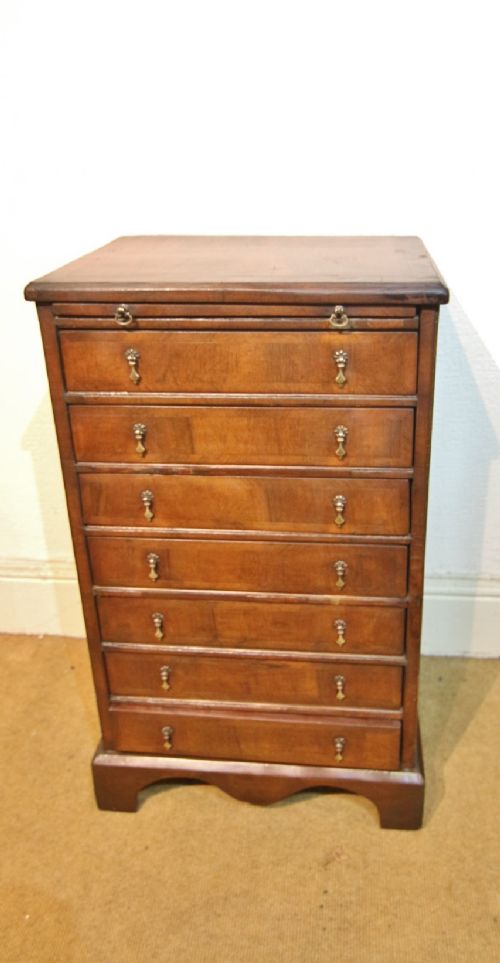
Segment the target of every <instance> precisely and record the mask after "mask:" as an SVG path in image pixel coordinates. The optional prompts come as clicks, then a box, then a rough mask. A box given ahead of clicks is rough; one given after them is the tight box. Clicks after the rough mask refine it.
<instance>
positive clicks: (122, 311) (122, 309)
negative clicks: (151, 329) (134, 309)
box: [115, 304, 134, 328]
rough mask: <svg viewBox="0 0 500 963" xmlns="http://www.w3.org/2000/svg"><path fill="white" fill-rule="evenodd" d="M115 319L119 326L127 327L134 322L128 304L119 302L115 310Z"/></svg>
mask: <svg viewBox="0 0 500 963" xmlns="http://www.w3.org/2000/svg"><path fill="white" fill-rule="evenodd" d="M115 321H116V323H117V324H118V325H119V326H120V328H129V327H130V325H131V324H133V323H134V317H133V315H132V313H131V311H130V309H129V306H128V304H119V305H118V307H117V309H116V311H115Z"/></svg>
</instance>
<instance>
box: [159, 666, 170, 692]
mask: <svg viewBox="0 0 500 963" xmlns="http://www.w3.org/2000/svg"><path fill="white" fill-rule="evenodd" d="M171 671H172V670H171V668H170V666H169V665H162V667H161V669H160V679H161V687H162V689H170V687H171V686H170V673H171Z"/></svg>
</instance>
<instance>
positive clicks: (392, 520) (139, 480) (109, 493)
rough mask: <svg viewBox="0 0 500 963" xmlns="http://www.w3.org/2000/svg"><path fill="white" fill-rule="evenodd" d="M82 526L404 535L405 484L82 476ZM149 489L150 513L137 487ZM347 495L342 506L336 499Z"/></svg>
mask: <svg viewBox="0 0 500 963" xmlns="http://www.w3.org/2000/svg"><path fill="white" fill-rule="evenodd" d="M80 486H81V495H82V508H83V517H84V521H85V522H86V524H87V525H93V526H94V525H98V526H112V525H113V526H123V527H124V528H127V529H130V528H131V527H132V528H144V527H146V528H149V529H154V530H156V529H165V530H169V529H174V530H176V529H186V530H190V529H194V530H196V529H207V530H210V529H213V530H216V529H217V530H219V531H221V532H223V531H224V530H226V531H234V532H237V531H255V532H266V533H270V532H290V533H297V532H304V533H306V534H311V533H314V532H316V533H330V534H337V535H338V534H342V535H394V536H396V535H406V534H407V533H408V531H409V522H410V515H409V482H408V481H406V480H402V479H385V478H382V479H373V478H372V479H353V478H345V479H342V480H340V479H335V478H293V479H292V478H276V477H275V478H269V477H262V478H260V477H254V476H251V475H246V476H229V477H228V476H226V477H220V476H219V477H217V476H206V475H205V476H204V475H198V476H195V475H181V476H179V475H153V474H141V475H137V474H126V475H118V476H117V475H116V474H113V473H107V474H82V475H80ZM144 491H146V492H147V491H149V492H151V495H152V508H151V509H150V513H152V515H153V517H152V518H149V517H146V515H145V507H144V501H143V498H142V493H143V492H144ZM339 496H340V497H341V498H344V499H345V507H344V509H343V511H342V513H340V518H342V519H343V521H340V522H336V518H338V517H339V511H338V510H337V509H336V507H335V499H336V497H339Z"/></svg>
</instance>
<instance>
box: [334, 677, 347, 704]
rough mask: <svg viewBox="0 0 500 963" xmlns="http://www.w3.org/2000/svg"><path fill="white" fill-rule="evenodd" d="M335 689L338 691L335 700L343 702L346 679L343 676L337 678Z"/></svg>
mask: <svg viewBox="0 0 500 963" xmlns="http://www.w3.org/2000/svg"><path fill="white" fill-rule="evenodd" d="M335 688H336V690H337V691H336V693H335V698H336V699H337V700H338V701H339V702H343V701H344V699H345V678H344V676H343V675H336V676H335Z"/></svg>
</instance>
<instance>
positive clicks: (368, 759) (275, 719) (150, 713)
mask: <svg viewBox="0 0 500 963" xmlns="http://www.w3.org/2000/svg"><path fill="white" fill-rule="evenodd" d="M110 715H111V719H112V725H113V733H114V734H113V737H112V739H111V745H110V746H108V747H107V748H110V749H117V750H125V751H126V752H146V753H147V752H152V753H158V754H160V755H163V756H165V755H170V756H195V757H196V756H201V757H202V758H206V759H241V760H251V761H256V762H259V761H260V762H280V763H299V764H304V765H313V766H314V765H330V766H333V765H335V766H338V767H339V768H342V767H343V766H365V767H369V768H370V769H397V767H398V764H399V742H400V723H399V722H395V721H394V722H393V721H389V720H382V719H380V720H377V722H373V721H371V722H369V723H367V722H365V721H363V720H358V719H349V718H344V717H342V718H336V717H335V716H328V715H326V714H325V715H323V716H321V717H311V716H309V717H307V716H306V715H293V714H292V713H288V714H287V715H281V714H280V713H278V712H275V713H269V712H268V713H264V712H256V711H253V712H248V713H247V714H245V713H244V712H235V711H233V712H229V711H227V712H225V713H224V712H221V711H220V710H212V709H209V708H208V707H207V708H205V709H202V710H198V711H196V710H195V709H191V710H189V709H186V710H179V709H178V708H174V707H171V708H170V709H169V710H166V709H160V708H159V707H156V708H155V709H153V708H152V707H150V708H149V710H147V709H145V708H142V707H140V706H137V707H132V706H128V707H127V708H123V707H118V706H116V705H114V706H113V707H112V708H111V713H110ZM165 726H170V727H171V728H172V729H173V734H172V749H171V750H166V749H165V748H164V736H163V734H162V730H163V728H164V727H165ZM337 738H343V739H345V749H344V753H343V759H342V760H338V761H337V760H336V758H335V756H336V751H335V739H337Z"/></svg>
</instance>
